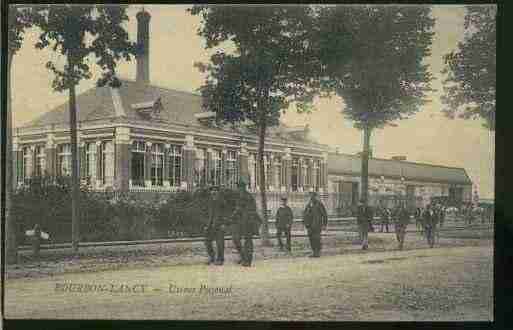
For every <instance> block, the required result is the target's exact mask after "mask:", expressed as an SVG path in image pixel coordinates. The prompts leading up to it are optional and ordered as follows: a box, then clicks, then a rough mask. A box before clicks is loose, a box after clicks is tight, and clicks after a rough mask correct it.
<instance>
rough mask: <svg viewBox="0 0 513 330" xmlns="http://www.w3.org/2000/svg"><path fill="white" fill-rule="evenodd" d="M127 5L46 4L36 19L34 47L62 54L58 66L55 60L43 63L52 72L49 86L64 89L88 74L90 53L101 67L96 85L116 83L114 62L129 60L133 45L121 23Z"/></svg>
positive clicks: (124, 18) (89, 73)
mask: <svg viewBox="0 0 513 330" xmlns="http://www.w3.org/2000/svg"><path fill="white" fill-rule="evenodd" d="M127 7H128V6H127V5H111V6H108V5H80V6H75V5H49V6H47V8H46V11H47V13H46V15H44V17H42V18H41V19H39V20H37V22H36V24H37V26H38V27H39V28H40V29H41V30H42V33H41V34H40V35H39V41H38V42H37V44H36V48H38V49H43V48H47V47H51V49H52V50H53V51H55V52H57V53H59V54H60V55H63V56H65V58H66V59H67V63H66V64H65V65H64V68H60V67H59V66H58V65H56V64H55V62H54V61H48V62H47V64H46V67H47V68H48V69H49V70H51V71H52V72H53V73H54V74H55V79H54V80H53V83H52V87H53V88H54V89H55V90H56V91H64V90H67V89H69V88H70V87H71V86H76V85H78V84H79V83H80V81H81V80H83V79H90V78H91V67H90V65H89V64H88V62H89V58H90V56H91V55H94V56H95V58H96V64H97V65H98V66H99V67H100V69H101V70H102V77H101V79H99V80H98V85H100V86H103V85H106V84H109V85H111V86H119V80H118V79H117V78H116V77H115V70H116V63H117V62H119V61H120V60H121V59H125V60H130V58H131V55H132V54H135V51H136V47H135V45H134V44H133V43H131V42H130V41H129V38H128V32H127V31H126V30H125V29H124V27H123V24H124V23H125V22H126V21H128V16H127V14H126V9H127Z"/></svg>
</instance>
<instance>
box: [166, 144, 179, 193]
mask: <svg viewBox="0 0 513 330" xmlns="http://www.w3.org/2000/svg"><path fill="white" fill-rule="evenodd" d="M181 182H182V146H177V145H171V147H170V148H169V183H170V185H171V186H172V187H179V186H180V183H181Z"/></svg>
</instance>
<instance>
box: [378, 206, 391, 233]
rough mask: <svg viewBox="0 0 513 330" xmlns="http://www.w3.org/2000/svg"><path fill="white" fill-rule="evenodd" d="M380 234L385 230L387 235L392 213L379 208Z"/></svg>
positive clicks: (385, 208)
mask: <svg viewBox="0 0 513 330" xmlns="http://www.w3.org/2000/svg"><path fill="white" fill-rule="evenodd" d="M380 211H381V212H380V213H381V232H383V231H384V229H386V231H387V233H388V225H389V224H390V219H391V218H392V212H390V209H388V208H387V207H384V206H382V207H381V210H380Z"/></svg>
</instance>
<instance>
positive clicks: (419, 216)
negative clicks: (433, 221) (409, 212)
mask: <svg viewBox="0 0 513 330" xmlns="http://www.w3.org/2000/svg"><path fill="white" fill-rule="evenodd" d="M415 225H416V226H417V230H418V231H419V232H420V234H421V235H422V236H424V224H423V223H422V209H421V208H420V207H417V209H415Z"/></svg>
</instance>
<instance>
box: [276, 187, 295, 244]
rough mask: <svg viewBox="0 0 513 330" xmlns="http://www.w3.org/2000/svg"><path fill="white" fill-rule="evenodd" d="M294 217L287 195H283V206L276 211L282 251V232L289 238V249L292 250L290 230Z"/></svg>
mask: <svg viewBox="0 0 513 330" xmlns="http://www.w3.org/2000/svg"><path fill="white" fill-rule="evenodd" d="M293 219H294V216H293V215H292V210H291V209H290V207H289V206H288V205H287V196H282V197H281V206H280V208H279V209H278V211H277V212H276V237H277V238H278V244H279V246H280V251H283V242H282V241H281V235H282V234H284V235H285V237H286V239H287V251H288V252H290V251H291V243H290V232H291V228H292V222H293Z"/></svg>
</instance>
